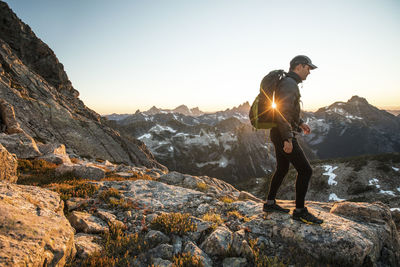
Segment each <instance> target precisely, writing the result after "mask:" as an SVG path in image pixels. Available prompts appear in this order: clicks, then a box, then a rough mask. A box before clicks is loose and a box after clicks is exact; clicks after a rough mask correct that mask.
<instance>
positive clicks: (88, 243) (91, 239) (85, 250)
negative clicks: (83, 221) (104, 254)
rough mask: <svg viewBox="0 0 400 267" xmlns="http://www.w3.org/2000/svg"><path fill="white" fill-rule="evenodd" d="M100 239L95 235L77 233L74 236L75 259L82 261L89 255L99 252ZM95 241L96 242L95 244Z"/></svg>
mask: <svg viewBox="0 0 400 267" xmlns="http://www.w3.org/2000/svg"><path fill="white" fill-rule="evenodd" d="M99 240H100V238H99V237H98V236H97V235H90V234H84V233H78V234H76V235H75V247H76V252H77V257H79V258H81V259H84V258H86V257H87V256H89V255H90V254H93V253H95V252H99V251H101V250H102V249H103V248H102V247H101V245H100V244H99ZM96 241H97V242H96Z"/></svg>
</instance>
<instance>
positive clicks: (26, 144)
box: [0, 132, 42, 159]
mask: <svg viewBox="0 0 400 267" xmlns="http://www.w3.org/2000/svg"><path fill="white" fill-rule="evenodd" d="M0 144H2V145H3V146H4V147H5V148H6V149H7V150H8V152H10V153H13V154H15V155H16V156H17V157H18V158H20V159H30V158H37V157H39V156H41V155H42V153H40V151H39V149H38V147H37V145H36V142H35V140H33V138H32V137H31V136H29V135H28V134H26V133H25V132H23V133H15V134H5V133H0Z"/></svg>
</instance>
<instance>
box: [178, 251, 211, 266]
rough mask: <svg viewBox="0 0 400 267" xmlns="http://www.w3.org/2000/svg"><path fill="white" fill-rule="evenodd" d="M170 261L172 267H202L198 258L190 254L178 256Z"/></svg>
mask: <svg viewBox="0 0 400 267" xmlns="http://www.w3.org/2000/svg"><path fill="white" fill-rule="evenodd" d="M172 261H173V263H172V266H173V267H204V264H203V263H202V262H201V260H200V257H198V256H196V255H192V254H191V253H190V252H187V253H182V254H178V255H176V256H174V258H173V259H172Z"/></svg>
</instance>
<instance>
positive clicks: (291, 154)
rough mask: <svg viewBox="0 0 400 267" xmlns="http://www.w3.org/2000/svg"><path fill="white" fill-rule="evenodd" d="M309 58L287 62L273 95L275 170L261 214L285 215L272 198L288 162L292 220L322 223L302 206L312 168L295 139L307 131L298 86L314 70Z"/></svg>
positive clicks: (314, 67) (308, 131) (307, 132)
mask: <svg viewBox="0 0 400 267" xmlns="http://www.w3.org/2000/svg"><path fill="white" fill-rule="evenodd" d="M316 68H317V66H315V65H314V64H312V62H311V59H310V58H308V57H306V56H302V55H300V56H296V57H294V58H293V59H292V60H291V61H290V69H289V72H288V73H287V74H286V77H284V78H283V80H282V81H281V82H280V85H279V88H278V90H277V92H276V96H277V99H278V101H279V102H278V103H277V104H278V110H279V112H280V113H281V116H278V119H277V127H274V128H272V129H271V133H270V138H271V141H272V143H273V144H274V147H275V155H276V163H277V164H276V171H275V173H274V175H273V177H272V180H271V185H270V188H269V193H268V197H267V202H266V203H265V204H264V207H263V210H264V211H265V212H271V211H280V212H286V213H288V212H289V209H285V208H283V207H281V206H279V205H278V204H276V201H275V197H276V194H277V192H278V189H279V187H280V185H281V184H282V181H283V179H284V178H285V176H286V174H287V173H288V171H289V164H290V163H292V164H293V166H294V167H295V169H296V171H297V178H296V209H295V210H294V211H293V219H295V220H299V221H302V222H305V223H308V224H321V223H323V221H322V220H321V219H318V218H316V217H315V216H314V215H312V214H311V213H309V212H308V210H307V208H306V207H304V199H305V196H306V193H307V188H308V183H309V181H310V178H311V175H312V168H311V166H310V163H309V162H308V160H307V158H306V156H305V155H304V152H303V150H302V149H301V147H300V145H299V143H298V142H297V139H296V134H297V133H299V132H301V131H303V132H304V133H305V134H309V133H310V132H311V130H310V127H309V126H308V125H307V124H305V123H304V122H303V120H301V119H300V92H299V87H298V84H299V83H300V82H302V81H304V80H305V79H307V76H308V75H309V74H310V70H313V69H316Z"/></svg>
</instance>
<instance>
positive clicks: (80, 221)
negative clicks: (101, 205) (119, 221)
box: [68, 211, 108, 234]
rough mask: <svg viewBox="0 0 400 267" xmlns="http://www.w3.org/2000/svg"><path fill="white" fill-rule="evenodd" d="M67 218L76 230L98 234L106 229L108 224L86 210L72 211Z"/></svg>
mask: <svg viewBox="0 0 400 267" xmlns="http://www.w3.org/2000/svg"><path fill="white" fill-rule="evenodd" d="M68 220H69V221H70V222H71V225H72V226H73V227H74V228H75V229H76V231H77V232H84V233H87V234H99V233H104V232H106V231H108V226H107V224H106V223H105V222H104V221H103V220H101V219H100V218H98V217H96V216H93V215H92V214H90V213H87V212H81V211H73V212H72V213H71V214H70V215H69V216H68Z"/></svg>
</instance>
